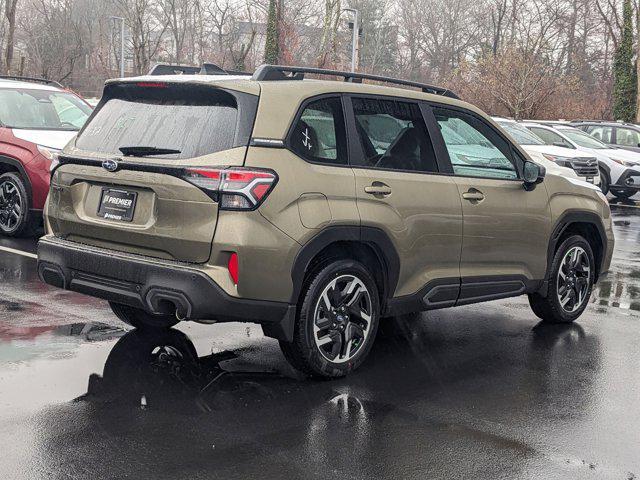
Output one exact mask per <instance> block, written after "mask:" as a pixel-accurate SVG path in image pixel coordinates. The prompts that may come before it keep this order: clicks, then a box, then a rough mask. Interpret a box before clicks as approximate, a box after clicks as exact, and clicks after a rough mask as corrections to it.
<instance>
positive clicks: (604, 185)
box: [600, 168, 611, 195]
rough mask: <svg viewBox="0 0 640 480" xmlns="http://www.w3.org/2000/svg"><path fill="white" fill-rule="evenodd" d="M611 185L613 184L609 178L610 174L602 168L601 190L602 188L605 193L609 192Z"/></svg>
mask: <svg viewBox="0 0 640 480" xmlns="http://www.w3.org/2000/svg"><path fill="white" fill-rule="evenodd" d="M609 185H611V181H610V180H609V175H608V174H607V172H605V171H604V170H603V169H602V168H601V169H600V190H602V193H603V194H605V195H606V194H607V193H609Z"/></svg>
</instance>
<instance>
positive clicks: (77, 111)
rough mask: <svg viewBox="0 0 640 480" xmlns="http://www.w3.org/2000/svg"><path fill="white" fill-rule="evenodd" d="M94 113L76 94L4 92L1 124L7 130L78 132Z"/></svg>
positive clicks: (0, 94) (1, 93)
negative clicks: (8, 128)
mask: <svg viewBox="0 0 640 480" xmlns="http://www.w3.org/2000/svg"><path fill="white" fill-rule="evenodd" d="M90 114H91V107H90V106H89V105H87V104H86V103H85V102H83V101H82V99H80V98H78V97H77V96H76V95H74V94H72V93H67V92H61V91H55V90H35V89H28V88H25V89H0V124H2V125H4V126H6V127H10V128H18V129H26V130H70V131H78V130H80V128H82V126H83V125H84V123H85V122H86V121H87V119H88V118H89V115H90Z"/></svg>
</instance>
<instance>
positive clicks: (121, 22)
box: [110, 17, 124, 78]
mask: <svg viewBox="0 0 640 480" xmlns="http://www.w3.org/2000/svg"><path fill="white" fill-rule="evenodd" d="M110 18H111V20H116V21H119V22H120V78H124V18H122V17H110Z"/></svg>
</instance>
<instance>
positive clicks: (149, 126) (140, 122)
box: [76, 84, 238, 159]
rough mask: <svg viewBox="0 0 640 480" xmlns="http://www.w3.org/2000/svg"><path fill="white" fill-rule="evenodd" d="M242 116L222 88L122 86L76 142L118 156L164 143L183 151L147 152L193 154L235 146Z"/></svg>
mask: <svg viewBox="0 0 640 480" xmlns="http://www.w3.org/2000/svg"><path fill="white" fill-rule="evenodd" d="M159 85H163V84H159ZM237 120H238V105H237V101H236V98H235V97H234V96H233V95H231V94H230V93H228V92H226V91H223V90H220V89H216V88H212V87H209V86H206V87H200V86H198V87H196V86H189V87H186V86H176V87H170V86H166V87H160V86H154V87H137V86H135V84H134V85H132V86H128V85H123V86H121V87H118V88H116V89H115V92H114V94H113V96H112V97H111V98H109V99H108V100H107V101H106V103H104V104H103V105H102V106H101V107H100V108H99V110H98V111H97V112H96V114H95V116H94V117H93V118H92V120H91V121H90V122H89V123H88V124H87V126H86V127H85V129H84V130H83V131H82V132H81V133H80V135H79V137H78V140H77V143H76V145H77V146H78V148H81V149H83V150H89V151H94V152H100V153H108V154H113V155H122V152H121V151H120V149H121V148H125V147H145V148H146V147H148V148H159V149H168V150H174V151H178V152H180V153H170V154H160V155H146V156H150V157H156V158H158V157H159V158H173V159H184V158H193V157H199V156H202V155H207V154H211V153H215V152H220V151H223V150H227V149H230V148H232V147H233V146H234V143H235V136H236V135H235V132H236V124H237Z"/></svg>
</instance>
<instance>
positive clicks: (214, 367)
mask: <svg viewBox="0 0 640 480" xmlns="http://www.w3.org/2000/svg"><path fill="white" fill-rule="evenodd" d="M433 315H434V316H437V315H438V314H437V313H434V314H433ZM443 315H445V314H443ZM442 322H444V320H442V319H441V320H440V321H438V320H437V319H436V320H435V321H421V320H420V319H402V318H401V319H396V320H392V321H391V320H390V321H389V322H387V323H386V326H385V328H384V329H383V330H382V331H381V332H380V336H381V338H379V339H378V341H377V343H376V347H375V348H374V349H373V350H372V356H371V358H370V359H369V360H368V362H367V363H366V364H365V365H364V368H363V369H362V370H361V371H359V372H358V374H357V375H353V376H350V377H348V378H346V379H341V380H335V381H313V380H301V379H300V378H292V377H291V376H290V375H289V372H286V371H284V370H283V371H282V372H260V371H237V370H236V371H234V369H236V367H237V363H240V364H241V365H243V366H244V367H246V366H247V363H246V362H245V363H243V361H242V357H243V356H246V355H247V352H243V351H242V350H239V351H235V352H222V353H214V354H210V355H205V356H201V357H199V356H198V354H197V352H196V349H195V347H194V345H193V343H192V342H191V341H190V339H189V338H188V337H187V336H186V335H185V334H184V333H182V332H180V331H178V330H167V331H164V332H145V331H132V332H129V333H127V334H126V335H125V336H124V337H122V338H121V339H120V340H119V341H118V342H117V344H116V345H115V346H114V348H113V349H112V351H111V353H110V354H109V356H108V358H107V360H106V363H105V366H104V370H103V372H102V375H97V374H93V375H91V377H90V379H89V388H88V392H87V394H86V395H84V396H82V397H80V398H78V399H76V401H75V402H73V405H74V407H73V409H74V410H73V411H65V410H68V409H70V408H71V407H70V406H69V407H64V406H60V407H59V408H57V409H52V410H51V411H50V412H49V416H48V417H49V418H47V419H40V420H41V425H42V430H41V431H43V432H53V431H58V432H60V433H59V434H56V435H54V436H52V437H50V438H47V436H45V438H42V439H41V440H40V447H41V448H40V451H41V452H42V454H43V455H42V456H43V458H52V457H53V458H55V459H56V462H58V461H62V462H63V463H65V464H66V466H65V469H66V470H67V471H68V469H69V468H75V466H76V465H69V464H73V463H74V460H73V459H72V458H71V457H70V456H69V455H67V454H66V453H65V452H66V451H67V450H66V449H72V448H73V446H74V445H82V448H83V451H84V455H89V456H96V458H94V459H91V460H89V463H90V464H92V465H96V464H98V463H101V464H104V465H109V469H110V470H109V471H110V472H112V473H113V475H116V476H117V474H118V473H122V474H124V472H125V470H122V471H119V470H118V468H120V467H118V465H122V464H124V463H126V462H125V460H124V459H123V458H121V455H123V451H128V450H130V452H129V453H128V454H127V455H130V456H131V458H132V459H133V458H134V457H135V461H136V462H139V464H140V465H145V466H146V467H145V468H146V471H147V472H150V474H153V475H154V478H169V477H170V476H168V475H165V470H164V469H166V468H170V467H171V468H181V469H182V473H183V474H184V476H189V475H194V476H195V477H197V476H198V475H201V474H203V473H204V472H218V473H220V472H227V473H229V472H233V474H231V475H230V476H229V477H228V478H249V477H251V476H254V475H257V474H265V478H294V477H295V478H297V477H299V476H300V475H299V473H300V468H304V469H305V470H306V469H309V470H310V471H316V472H320V471H324V469H326V468H328V467H327V466H328V465H330V466H331V472H332V474H331V475H329V477H334V478H335V477H341V478H346V477H354V478H355V477H358V478H365V477H366V476H367V475H369V476H370V478H374V477H375V478H383V477H384V478H387V477H388V478H408V477H414V476H416V475H414V474H416V473H417V472H425V471H427V470H425V469H428V468H430V466H432V465H434V464H438V465H439V468H440V469H441V470H442V471H441V473H442V475H441V476H442V477H447V476H448V477H449V478H451V477H452V476H455V474H456V472H458V473H459V472H460V471H465V470H466V469H468V471H475V470H474V469H475V468H476V467H477V462H478V458H477V456H476V457H474V455H472V452H474V451H476V450H477V449H478V448H480V449H482V450H483V451H485V452H488V453H487V455H488V456H487V459H488V460H487V461H488V462H489V463H488V464H487V465H486V468H488V469H489V470H484V471H485V473H487V474H488V475H489V476H491V475H492V474H493V473H491V472H494V473H496V474H497V473H498V472H499V471H502V472H504V471H505V469H506V470H507V471H508V472H510V474H509V476H510V477H511V478H514V477H517V476H518V474H519V473H521V472H522V469H523V468H525V467H524V463H526V462H531V459H532V458H535V457H536V453H538V452H536V449H535V448H534V447H533V446H532V445H535V444H536V442H543V441H544V440H543V439H544V438H545V437H544V435H549V434H551V435H554V436H556V437H553V438H560V437H561V436H562V435H564V433H563V431H564V429H565V428H567V427H568V426H569V425H572V424H575V422H576V421H577V420H578V419H584V417H587V420H588V417H589V416H590V415H591V414H592V412H591V410H593V409H592V408H591V404H592V403H593V400H594V393H593V390H594V388H593V383H594V380H595V379H597V378H598V377H599V373H598V372H599V370H600V368H601V364H600V354H601V352H600V344H599V341H598V338H597V337H596V336H590V335H586V334H585V332H584V331H583V330H582V328H581V327H580V326H579V325H560V326H543V325H541V324H540V325H538V326H536V327H535V328H533V329H530V328H525V329H522V328H521V327H522V325H520V326H519V327H517V326H512V328H508V327H507V324H508V323H509V319H508V318H497V319H496V318H492V319H491V322H490V323H487V322H488V321H487V322H484V321H478V320H477V319H474V320H473V321H471V320H469V321H466V320H465V321H461V322H457V323H456V324H455V325H453V324H450V325H445V324H444V323H442ZM254 365H257V364H254ZM585 367H586V368H585ZM256 368H259V367H256ZM283 368H284V367H283ZM82 405H86V407H83V406H82ZM540 419H549V420H548V421H547V420H543V421H542V422H543V423H545V425H539V423H540V422H541V420H540ZM579 423H580V422H579ZM47 424H50V425H49V426H48V427H47ZM61 424H62V425H61ZM71 424H73V428H69V425H71ZM532 425H535V428H532ZM56 427H59V428H56ZM76 429H77V430H76ZM523 429H525V431H527V432H528V433H527V435H526V436H523V434H522V432H523ZM78 430H79V431H78ZM536 435H541V437H540V438H536ZM567 435H568V433H567ZM114 444H117V445H118V448H117V449H116V450H117V451H113V453H112V454H111V453H105V452H109V451H110V449H111V448H112V446H113V445H114ZM140 445H143V447H140ZM105 455H107V457H106V458H105ZM110 455H117V456H118V461H117V462H116V461H115V458H114V459H111V458H110V457H109V456H110ZM489 458H490V460H489ZM158 459H162V461H159V460H158ZM500 459H502V460H500ZM85 460H86V457H85ZM525 460H526V462H525ZM520 462H522V464H521V463H520ZM443 465H444V466H443ZM240 466H241V467H240ZM123 468H124V467H123ZM267 471H268V472H267ZM296 472H297V473H296ZM411 472H413V474H412V473H411ZM267 473H268V474H267ZM276 473H277V475H279V477H277V476H276V477H274V475H275V474H276ZM187 474H189V475H187ZM418 476H419V475H418ZM195 477H194V478H195ZM198 478H199V477H198Z"/></svg>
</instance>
